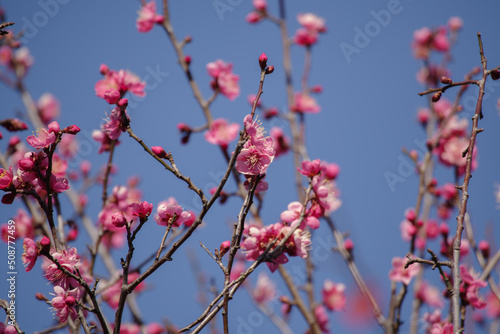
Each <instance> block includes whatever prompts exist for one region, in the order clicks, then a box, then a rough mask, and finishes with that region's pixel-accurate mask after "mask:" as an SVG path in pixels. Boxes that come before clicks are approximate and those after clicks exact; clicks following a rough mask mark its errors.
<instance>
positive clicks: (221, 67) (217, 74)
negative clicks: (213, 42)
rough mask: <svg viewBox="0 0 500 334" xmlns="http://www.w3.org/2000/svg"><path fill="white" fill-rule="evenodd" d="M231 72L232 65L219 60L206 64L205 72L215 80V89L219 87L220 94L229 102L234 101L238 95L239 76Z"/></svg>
mask: <svg viewBox="0 0 500 334" xmlns="http://www.w3.org/2000/svg"><path fill="white" fill-rule="evenodd" d="M232 70H233V65H232V64H229V63H225V62H224V61H222V60H220V59H218V60H216V61H214V62H211V63H208V64H207V72H208V74H209V75H210V76H211V77H212V78H214V79H215V81H214V85H215V87H219V88H220V92H221V94H222V95H224V96H226V97H227V98H228V99H229V100H234V99H235V98H237V97H238V95H240V86H239V84H238V81H239V76H237V75H235V74H234V73H232Z"/></svg>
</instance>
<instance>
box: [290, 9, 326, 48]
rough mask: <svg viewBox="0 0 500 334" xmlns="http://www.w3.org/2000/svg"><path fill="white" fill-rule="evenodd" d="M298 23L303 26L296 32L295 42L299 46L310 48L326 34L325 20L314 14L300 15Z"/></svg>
mask: <svg viewBox="0 0 500 334" xmlns="http://www.w3.org/2000/svg"><path fill="white" fill-rule="evenodd" d="M297 21H299V24H300V25H301V26H302V27H301V28H299V29H297V31H296V32H295V36H294V41H295V43H296V44H297V45H302V46H306V47H310V46H311V45H313V44H316V42H317V41H318V38H319V34H320V33H324V32H326V25H325V20H324V19H323V18H321V17H319V16H317V15H315V14H313V13H306V14H298V15H297Z"/></svg>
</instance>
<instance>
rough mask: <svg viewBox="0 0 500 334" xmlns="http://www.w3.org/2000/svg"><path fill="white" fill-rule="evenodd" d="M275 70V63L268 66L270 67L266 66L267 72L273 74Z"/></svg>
mask: <svg viewBox="0 0 500 334" xmlns="http://www.w3.org/2000/svg"><path fill="white" fill-rule="evenodd" d="M273 72H274V66H273V65H271V66H268V67H267V68H266V74H271V73H273Z"/></svg>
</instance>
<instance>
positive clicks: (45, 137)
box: [26, 129, 56, 149]
mask: <svg viewBox="0 0 500 334" xmlns="http://www.w3.org/2000/svg"><path fill="white" fill-rule="evenodd" d="M26 141H27V142H28V144H30V145H31V146H32V147H33V148H35V149H38V148H45V147H48V146H49V145H51V144H53V143H54V142H55V141H56V134H55V133H54V132H49V131H47V129H38V130H37V132H36V135H33V136H28V137H27V138H26Z"/></svg>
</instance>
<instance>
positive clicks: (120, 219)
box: [111, 212, 127, 227]
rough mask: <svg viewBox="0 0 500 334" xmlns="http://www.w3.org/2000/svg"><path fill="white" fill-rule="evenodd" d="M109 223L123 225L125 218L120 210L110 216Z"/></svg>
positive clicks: (117, 225)
mask: <svg viewBox="0 0 500 334" xmlns="http://www.w3.org/2000/svg"><path fill="white" fill-rule="evenodd" d="M111 223H112V224H113V225H114V226H116V227H123V226H125V225H126V224H127V219H126V218H125V216H124V215H123V213H121V212H115V213H113V215H112V216H111Z"/></svg>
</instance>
